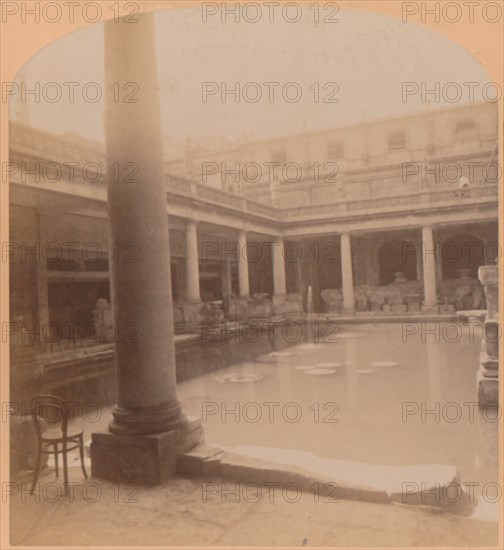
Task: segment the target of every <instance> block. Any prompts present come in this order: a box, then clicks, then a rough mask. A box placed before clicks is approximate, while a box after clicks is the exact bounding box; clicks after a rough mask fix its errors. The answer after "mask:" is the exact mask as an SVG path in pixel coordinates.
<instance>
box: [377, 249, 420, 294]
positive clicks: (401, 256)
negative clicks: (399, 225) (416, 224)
mask: <svg viewBox="0 0 504 550" xmlns="http://www.w3.org/2000/svg"><path fill="white" fill-rule="evenodd" d="M408 244H411V243H408V241H405V240H403V239H393V240H390V241H387V242H386V243H385V244H383V245H382V246H381V247H380V248H379V249H378V266H379V270H380V286H386V285H389V284H390V283H393V282H394V281H395V278H396V276H395V274H396V273H399V272H402V273H404V276H405V278H406V279H407V280H408V281H416V280H417V278H418V277H417V253H416V252H415V253H414V254H411V253H409V252H408V254H405V250H407V248H406V245H408Z"/></svg>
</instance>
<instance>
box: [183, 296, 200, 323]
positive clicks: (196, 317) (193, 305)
mask: <svg viewBox="0 0 504 550" xmlns="http://www.w3.org/2000/svg"><path fill="white" fill-rule="evenodd" d="M182 311H183V314H184V323H185V325H186V326H187V327H188V328H192V329H194V328H197V327H198V326H199V325H200V324H201V323H202V322H203V321H204V315H203V302H201V301H198V302H184V303H183V304H182Z"/></svg>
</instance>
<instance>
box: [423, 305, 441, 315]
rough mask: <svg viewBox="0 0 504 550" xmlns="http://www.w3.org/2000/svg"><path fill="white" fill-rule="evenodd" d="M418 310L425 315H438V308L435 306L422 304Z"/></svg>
mask: <svg viewBox="0 0 504 550" xmlns="http://www.w3.org/2000/svg"><path fill="white" fill-rule="evenodd" d="M420 309H421V310H422V311H424V312H426V313H439V306H438V305H435V304H433V305H430V304H422V306H421V308H420Z"/></svg>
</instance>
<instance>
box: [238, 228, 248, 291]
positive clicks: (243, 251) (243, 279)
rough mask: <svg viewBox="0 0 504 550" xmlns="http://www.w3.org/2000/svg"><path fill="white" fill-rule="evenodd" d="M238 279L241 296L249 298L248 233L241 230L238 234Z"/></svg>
mask: <svg viewBox="0 0 504 550" xmlns="http://www.w3.org/2000/svg"><path fill="white" fill-rule="evenodd" d="M238 254H239V256H238V279H239V286H240V297H242V298H243V297H246V298H248V297H249V296H250V289H249V266H248V260H247V234H246V233H245V231H240V233H239V235H238Z"/></svg>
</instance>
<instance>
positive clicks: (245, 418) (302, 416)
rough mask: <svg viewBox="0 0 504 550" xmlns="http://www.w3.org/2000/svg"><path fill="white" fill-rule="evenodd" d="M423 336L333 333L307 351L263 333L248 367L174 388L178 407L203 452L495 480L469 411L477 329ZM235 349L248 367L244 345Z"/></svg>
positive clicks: (487, 438)
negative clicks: (217, 448)
mask: <svg viewBox="0 0 504 550" xmlns="http://www.w3.org/2000/svg"><path fill="white" fill-rule="evenodd" d="M429 328H437V330H438V333H439V335H440V338H439V341H436V340H437V336H436V334H425V335H424V338H422V330H419V331H418V333H417V334H415V335H413V336H409V337H408V338H406V339H405V337H404V335H403V332H404V328H403V326H402V325H401V324H375V325H358V326H356V325H352V326H347V327H345V326H343V327H340V330H339V332H338V333H337V334H333V335H332V336H326V337H325V338H321V339H320V340H321V341H320V342H319V343H316V344H313V343H311V344H310V343H306V342H305V341H304V339H303V340H299V339H298V340H297V341H296V342H295V343H293V344H290V343H289V342H286V340H285V338H282V337H281V335H280V336H278V334H277V333H275V337H276V340H274V341H273V342H272V343H271V346H270V348H268V349H267V350H266V353H264V354H263V355H261V356H260V357H259V358H256V359H254V360H250V359H247V360H244V361H243V362H241V363H240V362H237V363H235V364H233V365H231V366H228V367H226V368H222V369H220V370H217V371H213V372H209V373H207V374H204V375H202V376H199V377H197V378H195V379H192V380H188V381H185V382H181V383H179V385H178V395H179V399H180V401H181V402H182V404H183V408H184V411H185V412H186V413H187V414H188V415H191V416H198V417H202V419H203V422H204V430H205V439H206V441H207V443H210V444H219V445H223V446H236V445H257V446H263V447H274V448H282V449H296V450H301V451H309V452H311V453H315V454H317V455H318V456H320V457H324V458H334V459H344V460H355V461H359V462H367V463H373V464H386V465H392V466H394V465H414V464H451V465H455V466H457V467H458V469H459V471H460V473H461V477H462V480H463V481H469V482H477V483H479V484H480V486H482V485H483V484H485V483H487V482H494V481H497V480H498V464H497V457H498V446H497V423H496V422H495V421H494V419H495V413H496V411H495V410H490V409H488V410H487V411H485V412H486V414H485V415H482V414H481V412H479V411H478V409H477V407H476V406H474V405H475V403H476V402H477V393H476V390H477V388H476V371H477V369H478V356H479V350H480V336H479V335H478V331H477V330H476V331H475V332H474V337H472V336H471V332H470V331H469V328H468V327H463V326H460V327H459V328H458V329H454V330H451V332H445V331H444V328H443V326H442V325H437V326H436V327H435V326H434V323H432V324H430V325H429ZM457 331H458V334H457ZM277 332H278V331H277ZM443 333H445V336H447V337H448V338H449V339H450V340H451V341H447V339H446V338H443ZM457 336H458V337H457ZM455 339H457V341H455ZM405 340H406V341H405ZM240 346H242V347H243V355H242V356H243V357H244V358H245V357H249V355H250V354H248V353H247V352H248V349H249V348H250V344H249V343H248V342H246V341H243V342H242V343H241V344H240ZM247 346H248V347H247ZM222 349H223V352H224V353H225V349H226V348H225V347H223V348H222ZM272 350H273V351H272ZM275 350H276V352H275ZM297 367H300V368H297ZM314 368H316V369H317V370H316V371H313V370H312V369H314ZM317 371H319V372H317ZM428 411H434V412H433V413H432V414H428ZM476 492H478V488H476Z"/></svg>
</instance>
